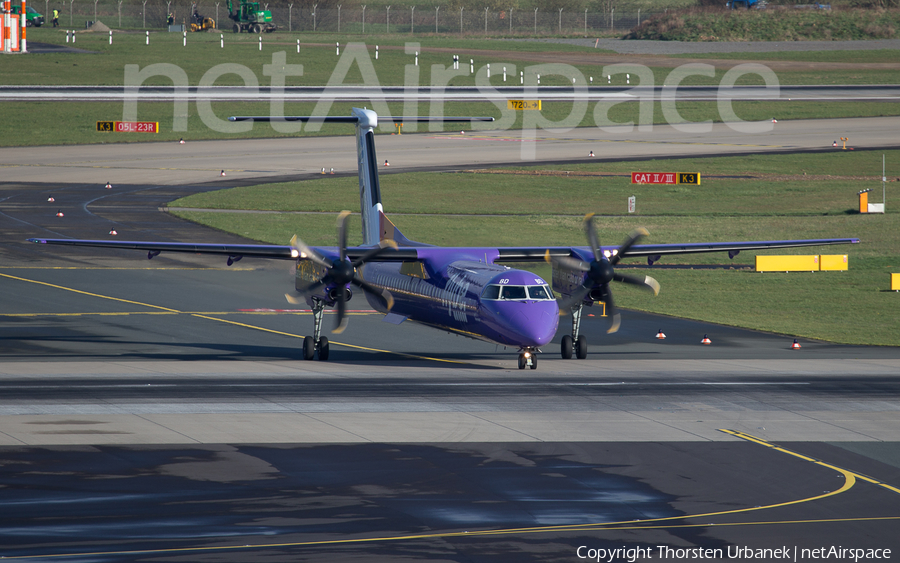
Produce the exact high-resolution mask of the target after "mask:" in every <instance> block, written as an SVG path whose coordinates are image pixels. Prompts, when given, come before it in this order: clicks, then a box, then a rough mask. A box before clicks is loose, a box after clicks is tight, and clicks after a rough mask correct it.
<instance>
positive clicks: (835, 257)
mask: <svg viewBox="0 0 900 563" xmlns="http://www.w3.org/2000/svg"><path fill="white" fill-rule="evenodd" d="M847 267H848V263H847V255H846V254H823V255H821V256H819V270H821V271H823V272H825V271H835V270H846V269H847Z"/></svg>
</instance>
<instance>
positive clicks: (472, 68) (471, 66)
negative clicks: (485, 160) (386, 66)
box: [110, 32, 475, 74]
mask: <svg viewBox="0 0 900 563" xmlns="http://www.w3.org/2000/svg"><path fill="white" fill-rule="evenodd" d="M110 33H112V32H110ZM469 74H475V60H474V59H469Z"/></svg>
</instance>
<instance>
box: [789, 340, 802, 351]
mask: <svg viewBox="0 0 900 563" xmlns="http://www.w3.org/2000/svg"><path fill="white" fill-rule="evenodd" d="M799 349H800V343H799V342H797V339H796V338H795V339H794V343H793V344H791V350H799Z"/></svg>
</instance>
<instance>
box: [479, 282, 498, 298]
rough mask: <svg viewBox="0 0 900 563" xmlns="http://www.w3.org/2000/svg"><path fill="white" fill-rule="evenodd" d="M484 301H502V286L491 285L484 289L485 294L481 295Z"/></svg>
mask: <svg viewBox="0 0 900 563" xmlns="http://www.w3.org/2000/svg"><path fill="white" fill-rule="evenodd" d="M481 298H482V299H491V300H493V299H500V286H499V285H489V286H487V287H485V288H484V292H482V294H481Z"/></svg>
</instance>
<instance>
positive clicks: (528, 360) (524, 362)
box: [519, 348, 540, 369]
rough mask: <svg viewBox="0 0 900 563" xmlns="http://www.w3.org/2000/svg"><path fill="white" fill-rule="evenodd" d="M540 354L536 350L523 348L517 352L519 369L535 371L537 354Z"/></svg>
mask: <svg viewBox="0 0 900 563" xmlns="http://www.w3.org/2000/svg"><path fill="white" fill-rule="evenodd" d="M538 352H540V350H538V349H537V348H523V349H522V350H520V351H519V369H525V367H526V366H527V367H530V368H531V369H537V353H538Z"/></svg>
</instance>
